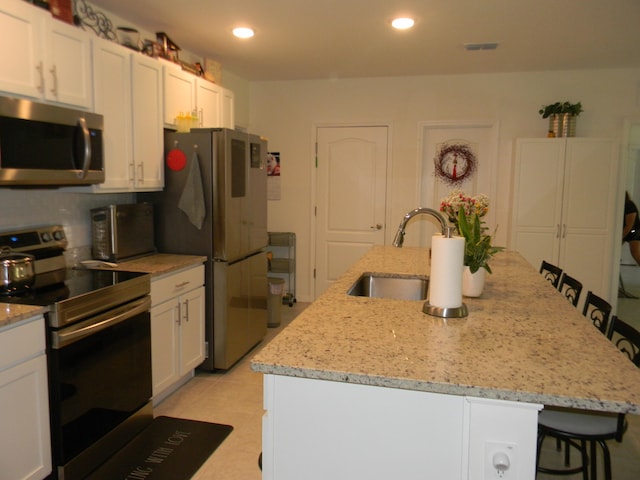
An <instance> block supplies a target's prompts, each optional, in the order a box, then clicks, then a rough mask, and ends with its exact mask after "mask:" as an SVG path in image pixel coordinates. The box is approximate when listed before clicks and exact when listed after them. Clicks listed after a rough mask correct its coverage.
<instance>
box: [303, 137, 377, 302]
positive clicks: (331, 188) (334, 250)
mask: <svg viewBox="0 0 640 480" xmlns="http://www.w3.org/2000/svg"><path fill="white" fill-rule="evenodd" d="M387 134H388V128H387V127H386V126H382V127H379V126H375V127H320V128H318V129H317V132H316V135H317V137H316V139H317V140H316V141H317V148H318V154H317V175H316V182H317V188H316V191H317V204H316V208H317V210H316V258H315V268H316V270H315V272H316V275H315V296H316V297H317V296H319V295H320V294H322V292H324V291H325V290H326V289H327V287H328V286H329V285H330V284H331V283H332V282H333V281H335V279H336V278H338V277H339V276H340V275H341V274H342V273H343V272H344V271H345V270H346V269H347V267H349V266H350V265H351V264H353V263H354V262H355V261H356V260H357V259H358V258H360V257H361V256H362V255H363V254H364V253H365V252H366V251H367V250H368V249H369V248H370V247H371V246H372V245H375V244H383V243H384V238H385V235H384V232H385V209H386V183H387V154H388V153H387Z"/></svg>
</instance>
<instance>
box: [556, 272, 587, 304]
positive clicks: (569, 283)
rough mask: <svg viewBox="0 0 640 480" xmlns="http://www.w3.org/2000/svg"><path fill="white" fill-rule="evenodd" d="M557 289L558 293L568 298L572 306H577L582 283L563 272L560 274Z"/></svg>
mask: <svg viewBox="0 0 640 480" xmlns="http://www.w3.org/2000/svg"><path fill="white" fill-rule="evenodd" d="M558 291H560V293H562V294H563V295H564V297H565V298H566V299H567V300H569V302H571V304H572V305H573V306H574V307H576V306H578V300H580V293H581V292H582V283H581V282H579V281H578V280H576V279H575V278H573V277H570V276H569V275H567V274H566V273H565V274H563V275H562V279H561V280H560V284H559V285H558Z"/></svg>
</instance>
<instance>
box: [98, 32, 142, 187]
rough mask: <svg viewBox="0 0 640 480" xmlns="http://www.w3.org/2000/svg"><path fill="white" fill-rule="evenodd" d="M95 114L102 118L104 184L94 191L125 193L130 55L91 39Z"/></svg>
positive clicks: (127, 182) (129, 145)
mask: <svg viewBox="0 0 640 480" xmlns="http://www.w3.org/2000/svg"><path fill="white" fill-rule="evenodd" d="M92 42H93V78H94V98H95V111H96V113H99V114H101V115H102V116H103V117H104V135H103V138H102V143H103V147H104V157H103V158H104V161H105V181H104V183H102V184H99V185H95V186H94V187H93V188H94V189H95V190H97V191H120V190H128V189H129V188H131V187H132V185H133V176H132V172H133V168H132V167H131V165H132V164H133V148H132V145H133V130H132V119H133V115H132V111H131V51H130V50H128V49H126V48H125V47H121V46H120V45H117V44H115V43H113V42H109V41H107V40H101V39H98V38H95V39H93V41H92Z"/></svg>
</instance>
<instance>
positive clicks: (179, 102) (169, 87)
mask: <svg viewBox="0 0 640 480" xmlns="http://www.w3.org/2000/svg"><path fill="white" fill-rule="evenodd" d="M161 63H162V64H163V65H164V124H165V126H167V127H168V128H178V124H177V118H178V116H180V115H182V114H191V113H192V112H194V111H195V110H196V89H195V85H196V76H195V75H192V74H190V73H189V72H185V71H184V70H182V69H181V68H180V67H179V66H178V65H176V64H174V63H170V62H165V61H161Z"/></svg>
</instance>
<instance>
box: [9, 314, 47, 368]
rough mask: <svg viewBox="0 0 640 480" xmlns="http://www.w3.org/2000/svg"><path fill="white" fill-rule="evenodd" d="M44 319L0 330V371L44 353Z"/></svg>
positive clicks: (37, 318)
mask: <svg viewBox="0 0 640 480" xmlns="http://www.w3.org/2000/svg"><path fill="white" fill-rule="evenodd" d="M44 338H45V337H44V318H42V317H35V318H34V319H33V320H31V321H28V322H27V323H23V324H21V325H18V326H11V327H7V328H4V329H2V330H0V370H3V369H5V368H7V367H9V366H11V365H15V364H16V363H18V362H21V361H23V360H26V359H28V358H31V357H35V356H36V355H38V354H39V353H41V352H44V349H45V342H44Z"/></svg>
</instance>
